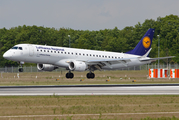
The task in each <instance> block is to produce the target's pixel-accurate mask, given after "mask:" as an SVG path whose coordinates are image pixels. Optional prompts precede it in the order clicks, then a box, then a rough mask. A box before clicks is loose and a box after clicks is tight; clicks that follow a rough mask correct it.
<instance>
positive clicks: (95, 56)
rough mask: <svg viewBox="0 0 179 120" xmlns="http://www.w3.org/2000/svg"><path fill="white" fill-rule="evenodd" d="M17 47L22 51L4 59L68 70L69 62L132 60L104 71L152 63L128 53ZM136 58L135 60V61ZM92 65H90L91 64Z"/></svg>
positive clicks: (33, 46) (17, 50)
mask: <svg viewBox="0 0 179 120" xmlns="http://www.w3.org/2000/svg"><path fill="white" fill-rule="evenodd" d="M16 46H17V47H22V49H9V50H8V51H7V52H6V53H5V54H4V55H3V57H4V58H6V59H8V60H12V61H17V62H27V63H39V64H52V65H55V66H58V67H64V68H68V67H69V63H68V62H67V61H73V60H77V61H84V62H86V61H89V60H99V61H100V60H108V59H109V60H111V59H115V60H116V59H119V60H122V59H125V58H132V59H131V60H130V61H128V62H127V63H126V62H125V64H124V63H123V62H119V63H118V62H115V64H111V66H110V67H108V66H103V67H102V69H119V68H124V67H131V66H139V65H143V64H147V63H150V61H145V62H141V61H140V60H139V59H138V58H140V57H141V56H138V55H131V54H126V53H117V52H107V51H97V50H85V49H76V48H66V47H55V46H46V45H34V44H18V45H16ZM134 58H135V59H134ZM89 64H90V63H89Z"/></svg>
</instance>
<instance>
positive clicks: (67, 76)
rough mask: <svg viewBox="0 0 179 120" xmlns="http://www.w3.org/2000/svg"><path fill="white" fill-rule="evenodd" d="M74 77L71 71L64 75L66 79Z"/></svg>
mask: <svg viewBox="0 0 179 120" xmlns="http://www.w3.org/2000/svg"><path fill="white" fill-rule="evenodd" d="M73 77H74V74H73V73H71V71H69V72H68V73H66V78H67V79H69V78H70V79H72V78H73Z"/></svg>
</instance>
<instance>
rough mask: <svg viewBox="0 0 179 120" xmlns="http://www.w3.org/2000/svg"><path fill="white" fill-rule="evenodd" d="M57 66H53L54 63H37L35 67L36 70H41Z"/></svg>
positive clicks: (48, 69) (52, 68)
mask: <svg viewBox="0 0 179 120" xmlns="http://www.w3.org/2000/svg"><path fill="white" fill-rule="evenodd" d="M57 68H58V67H55V66H54V65H51V64H37V69H38V70H43V71H53V70H55V69H57Z"/></svg>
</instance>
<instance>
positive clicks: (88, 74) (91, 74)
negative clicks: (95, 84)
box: [86, 73, 95, 79]
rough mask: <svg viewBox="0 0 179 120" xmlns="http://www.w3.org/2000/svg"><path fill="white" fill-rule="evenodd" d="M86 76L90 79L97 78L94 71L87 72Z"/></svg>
mask: <svg viewBox="0 0 179 120" xmlns="http://www.w3.org/2000/svg"><path fill="white" fill-rule="evenodd" d="M86 77H87V78H88V79H90V78H91V79H93V78H95V74H94V73H87V74H86Z"/></svg>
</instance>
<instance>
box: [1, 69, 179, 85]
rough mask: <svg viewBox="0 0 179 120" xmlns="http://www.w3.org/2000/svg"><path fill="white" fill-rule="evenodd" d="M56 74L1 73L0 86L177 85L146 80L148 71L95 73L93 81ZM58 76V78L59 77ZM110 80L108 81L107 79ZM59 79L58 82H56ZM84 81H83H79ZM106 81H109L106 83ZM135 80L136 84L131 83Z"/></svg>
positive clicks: (82, 74) (77, 75)
mask: <svg viewBox="0 0 179 120" xmlns="http://www.w3.org/2000/svg"><path fill="white" fill-rule="evenodd" d="M66 72H67V71H63V72H62V73H61V72H60V73H58V72H37V73H20V75H19V76H20V78H17V73H3V78H0V81H1V82H0V85H1V86H3V85H70V84H73V85H75V84H155V83H179V79H169V78H165V79H163V78H160V79H148V71H145V70H143V71H95V74H96V77H95V79H87V78H86V73H87V72H73V73H74V75H75V77H74V78H73V79H66V77H65V74H66ZM59 76H60V77H59ZM109 78H110V79H109ZM57 79H59V80H57ZM81 79H84V80H83V81H80V80H81ZM106 80H109V81H108V82H106ZM133 80H136V82H132V81H133Z"/></svg>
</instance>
